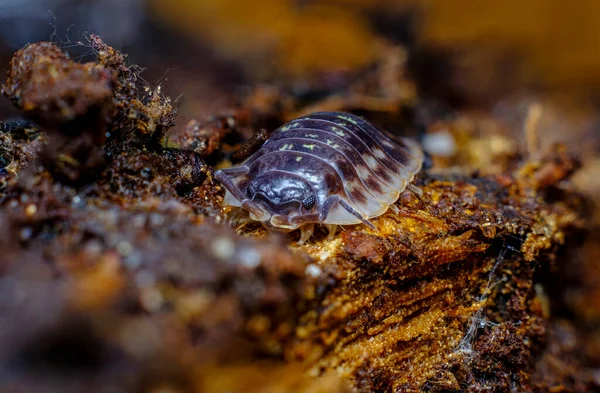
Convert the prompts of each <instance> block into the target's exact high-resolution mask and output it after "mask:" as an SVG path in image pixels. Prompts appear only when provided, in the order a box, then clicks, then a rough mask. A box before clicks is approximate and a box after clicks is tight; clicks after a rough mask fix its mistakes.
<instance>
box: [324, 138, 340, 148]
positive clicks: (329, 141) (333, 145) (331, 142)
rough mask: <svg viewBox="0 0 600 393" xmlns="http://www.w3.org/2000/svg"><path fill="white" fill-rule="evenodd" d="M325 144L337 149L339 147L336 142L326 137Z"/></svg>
mask: <svg viewBox="0 0 600 393" xmlns="http://www.w3.org/2000/svg"><path fill="white" fill-rule="evenodd" d="M327 144H328V145H329V146H331V147H333V148H334V149H337V148H339V147H340V145H338V144H336V143H335V142H334V141H332V140H330V139H327Z"/></svg>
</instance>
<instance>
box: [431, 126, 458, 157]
mask: <svg viewBox="0 0 600 393" xmlns="http://www.w3.org/2000/svg"><path fill="white" fill-rule="evenodd" d="M423 149H424V150H425V151H426V152H427V153H429V154H431V155H432V156H442V157H452V156H453V155H455V154H456V141H455V140H454V136H453V135H452V134H451V133H450V132H449V131H448V130H446V129H444V130H439V131H436V132H433V133H430V134H427V135H425V137H424V138H423Z"/></svg>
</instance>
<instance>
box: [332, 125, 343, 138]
mask: <svg viewBox="0 0 600 393" xmlns="http://www.w3.org/2000/svg"><path fill="white" fill-rule="evenodd" d="M331 131H333V132H335V134H336V135H338V136H345V135H346V134H345V133H344V131H342V130H340V129H339V128H337V127H331Z"/></svg>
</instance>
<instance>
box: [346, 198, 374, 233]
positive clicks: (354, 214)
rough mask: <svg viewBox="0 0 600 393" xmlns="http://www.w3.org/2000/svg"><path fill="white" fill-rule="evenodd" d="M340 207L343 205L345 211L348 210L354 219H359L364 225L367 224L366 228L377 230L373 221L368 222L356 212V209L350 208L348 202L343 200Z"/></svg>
mask: <svg viewBox="0 0 600 393" xmlns="http://www.w3.org/2000/svg"><path fill="white" fill-rule="evenodd" d="M340 205H342V207H343V208H344V209H346V210H347V211H348V213H350V214H352V215H353V216H354V217H356V218H358V219H359V220H361V221H362V222H363V224H365V225H366V226H368V227H369V228H371V229H375V225H373V224H372V223H371V221H369V220H367V219H366V218H364V217H363V216H361V215H360V213H359V212H357V211H356V210H354V208H353V207H352V206H350V205H349V204H348V203H347V202H346V201H344V200H343V199H340Z"/></svg>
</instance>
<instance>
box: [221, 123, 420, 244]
mask: <svg viewBox="0 0 600 393" xmlns="http://www.w3.org/2000/svg"><path fill="white" fill-rule="evenodd" d="M422 165H423V152H422V150H421V147H420V146H419V145H418V144H417V143H416V142H415V141H413V140H411V139H407V138H400V137H391V136H389V135H387V134H385V133H383V132H382V131H379V130H377V129H376V128H375V127H374V126H373V125H372V124H370V123H369V122H367V121H366V120H364V119H362V118H361V117H358V116H356V115H352V114H349V113H343V112H317V113H312V114H309V115H307V116H303V117H300V118H297V119H295V120H292V121H290V122H288V123H287V124H284V125H283V126H281V127H279V128H278V129H277V130H275V132H274V133H273V134H272V136H271V137H270V138H269V139H268V140H267V141H266V142H265V143H264V144H263V145H262V146H261V147H260V148H259V149H258V151H256V152H255V153H254V154H252V155H251V156H250V157H248V158H247V159H246V160H245V161H244V162H242V163H240V164H239V165H237V166H234V167H231V168H227V169H221V170H218V171H216V172H215V178H216V179H217V180H218V181H219V182H221V184H223V186H224V187H225V189H226V190H227V192H226V194H225V201H224V203H225V204H226V205H230V206H239V207H241V208H243V209H245V210H247V211H248V212H249V215H250V218H251V219H253V220H257V221H262V222H265V223H268V224H270V225H272V226H273V227H276V228H283V229H289V230H292V229H296V228H299V227H300V228H302V230H303V233H302V236H301V240H300V241H301V242H304V241H306V240H307V239H308V238H309V237H310V236H311V235H312V230H313V226H314V224H325V225H331V226H334V228H335V226H336V225H353V224H360V223H364V224H365V225H367V226H369V227H371V228H374V226H373V224H372V223H371V222H370V221H369V219H370V218H373V217H377V216H379V215H381V214H383V213H384V212H385V211H386V210H387V209H388V208H389V206H390V205H392V204H393V203H394V202H396V200H397V199H398V197H399V196H400V193H402V192H403V191H404V190H405V188H406V187H407V186H408V185H409V184H410V182H411V181H412V180H413V178H414V176H415V175H416V174H417V173H418V172H419V171H420V170H421V166H422Z"/></svg>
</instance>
